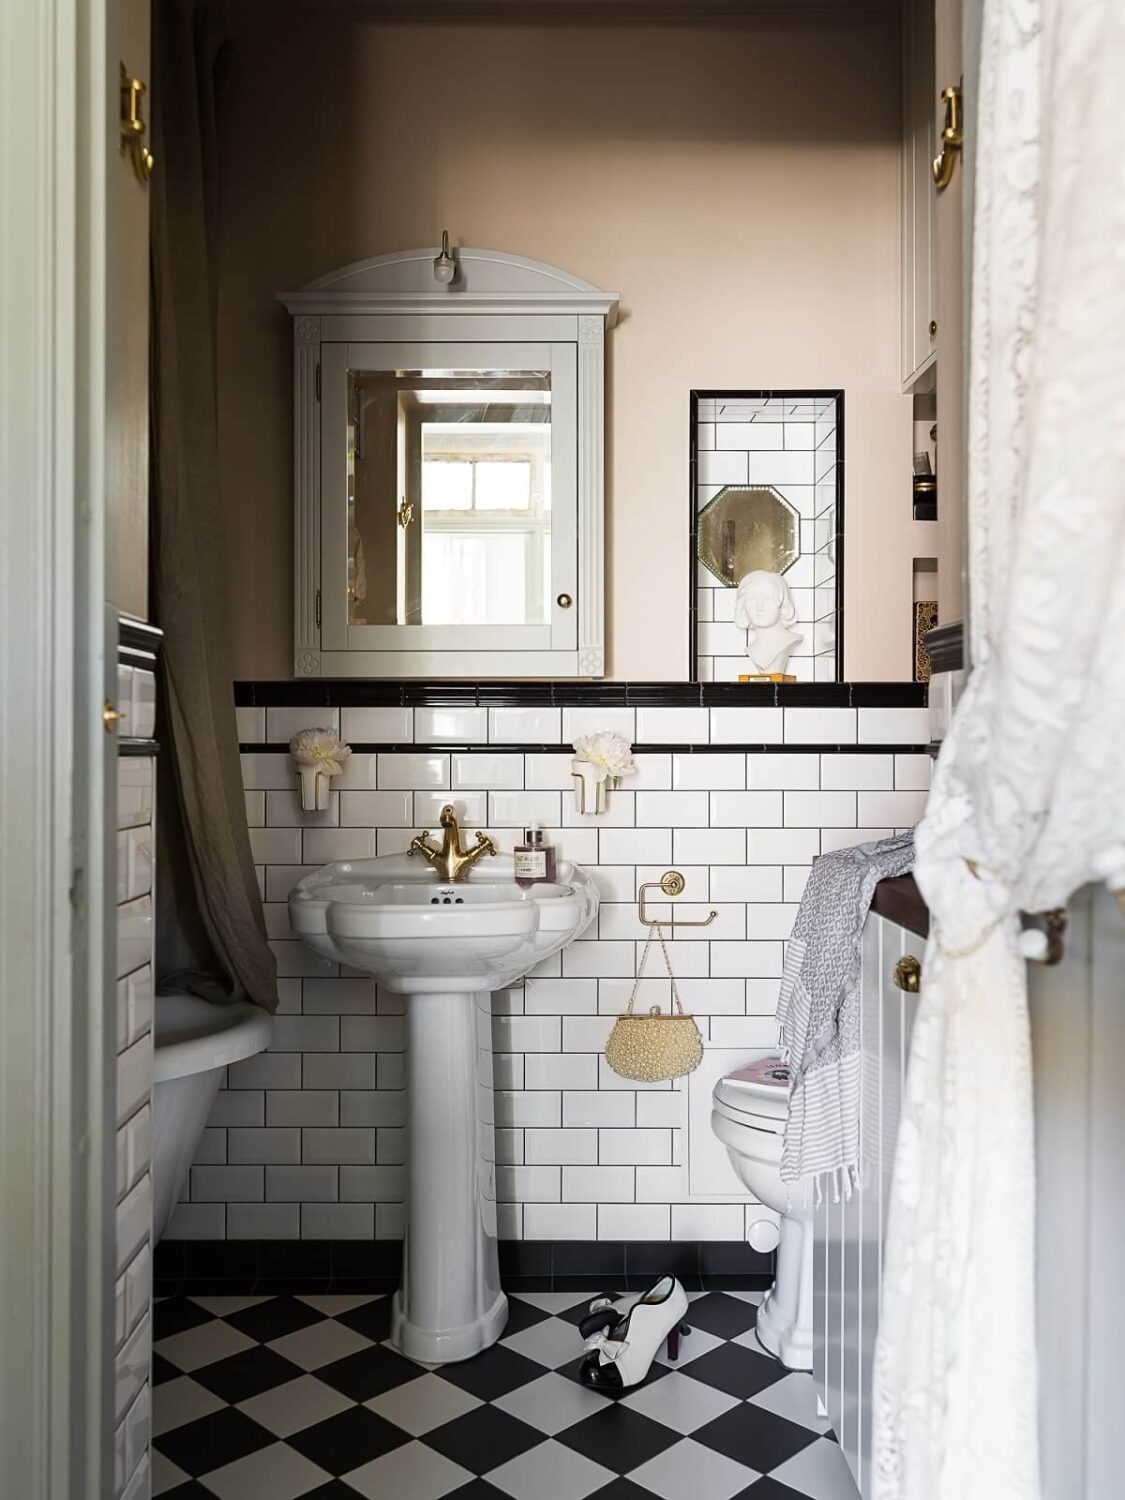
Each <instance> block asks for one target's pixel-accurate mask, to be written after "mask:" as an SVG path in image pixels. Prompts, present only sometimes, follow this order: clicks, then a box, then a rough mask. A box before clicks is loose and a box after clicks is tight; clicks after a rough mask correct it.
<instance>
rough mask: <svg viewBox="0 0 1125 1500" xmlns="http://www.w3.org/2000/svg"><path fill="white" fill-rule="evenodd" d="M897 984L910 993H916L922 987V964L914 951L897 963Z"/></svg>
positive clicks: (895, 975) (895, 978) (895, 977)
mask: <svg viewBox="0 0 1125 1500" xmlns="http://www.w3.org/2000/svg"><path fill="white" fill-rule="evenodd" d="M894 980H895V984H897V985H898V987H899V989H900V990H905V991H906V993H907V994H908V995H916V994H917V993H918V991H919V990H920V989H921V987H922V965H921V964H920V963H919V962H918V960H917V959H916V958H915V957H914V955H913V954H912V953H907V954H906V955H905V956H904V957H903V958H900V959H899V961H898V963H897V964H895V973H894Z"/></svg>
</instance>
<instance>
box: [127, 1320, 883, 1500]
mask: <svg viewBox="0 0 1125 1500" xmlns="http://www.w3.org/2000/svg"><path fill="white" fill-rule="evenodd" d="M590 1295H591V1294H590V1293H589V1292H521V1293H519V1294H516V1295H513V1296H511V1297H510V1306H511V1317H510V1320H509V1323H508V1327H507V1329H506V1331H505V1334H504V1337H503V1338H502V1339H501V1341H500V1342H499V1344H497V1345H496V1346H495V1347H493V1348H492V1349H489V1350H486V1351H485V1353H483V1354H481V1355H478V1356H477V1358H475V1359H471V1360H466V1361H464V1362H463V1363H460V1364H453V1365H444V1366H441V1367H438V1368H429V1367H427V1366H423V1365H419V1364H415V1363H414V1362H413V1361H412V1360H409V1359H406V1358H404V1356H403V1355H401V1354H399V1353H398V1352H397V1350H395V1349H393V1348H391V1346H390V1345H389V1343H388V1342H387V1335H388V1332H389V1323H390V1299H389V1298H387V1297H371V1296H349V1295H343V1296H338V1295H336V1296H312V1295H309V1296H275V1297H232V1296H221V1297H220V1296H214V1297H212V1296H195V1297H186V1296H181V1297H171V1298H167V1299H164V1300H163V1301H160V1302H158V1303H157V1304H156V1308H155V1312H154V1320H155V1333H156V1343H155V1348H154V1356H153V1365H154V1381H155V1392H154V1439H153V1442H154V1454H153V1461H154V1477H155V1482H154V1489H153V1493H154V1494H155V1495H160V1496H168V1497H174V1500H193V1497H206V1496H216V1495H217V1496H219V1497H220V1500H295V1497H297V1496H305V1497H308V1500H355V1497H356V1496H357V1495H359V1496H368V1497H372V1500H374V1497H379V1500H441V1497H449V1500H503V1497H507V1500H586V1497H596V1500H653V1497H654V1496H658V1497H661V1500H742V1497H748V1500H798V1497H802V1496H803V1497H806V1500H857V1494H856V1490H855V1487H854V1485H853V1484H852V1480H851V1477H850V1475H849V1473H848V1469H847V1466H846V1464H845V1462H844V1459H843V1455H842V1454H841V1452H840V1449H839V1447H838V1445H837V1444H836V1442H835V1441H834V1440H833V1438H832V1435H831V1433H829V1432H828V1428H827V1423H825V1422H824V1421H823V1420H822V1419H820V1418H819V1417H818V1416H817V1411H816V1398H815V1395H814V1392H813V1383H812V1380H811V1378H810V1377H809V1376H807V1375H798V1374H791V1373H789V1372H788V1371H786V1370H785V1369H784V1368H783V1367H782V1366H781V1365H779V1364H778V1363H777V1362H776V1361H774V1360H773V1359H771V1358H770V1357H769V1356H768V1355H767V1354H766V1353H765V1352H764V1351H763V1350H762V1349H761V1346H760V1345H759V1344H758V1343H757V1341H756V1339H755V1336H754V1320H755V1317H756V1315H757V1304H758V1303H759V1302H760V1300H761V1294H760V1293H759V1292H703V1293H696V1294H695V1295H694V1296H693V1299H692V1305H691V1310H690V1313H689V1323H690V1325H691V1327H692V1333H691V1335H690V1337H688V1338H686V1339H684V1340H682V1341H681V1345H680V1357H679V1359H678V1361H676V1362H675V1364H673V1363H672V1362H671V1361H669V1360H668V1359H667V1357H666V1356H665V1355H663V1354H662V1355H661V1356H660V1358H659V1360H658V1362H657V1363H656V1364H654V1366H653V1368H652V1370H651V1372H650V1374H649V1377H648V1379H647V1380H646V1381H645V1383H644V1384H643V1385H641V1386H639V1387H637V1388H635V1389H633V1390H631V1391H629V1392H627V1393H626V1394H625V1395H623V1396H619V1397H616V1398H612V1397H608V1396H604V1395H602V1394H600V1393H597V1392H594V1391H588V1390H586V1389H585V1388H584V1387H583V1386H582V1385H580V1384H579V1383H578V1365H579V1362H580V1354H581V1343H580V1340H579V1336H578V1330H577V1326H576V1325H577V1322H578V1319H579V1317H580V1316H581V1313H582V1312H583V1311H584V1309H585V1307H586V1304H587V1302H588V1300H589V1297H590Z"/></svg>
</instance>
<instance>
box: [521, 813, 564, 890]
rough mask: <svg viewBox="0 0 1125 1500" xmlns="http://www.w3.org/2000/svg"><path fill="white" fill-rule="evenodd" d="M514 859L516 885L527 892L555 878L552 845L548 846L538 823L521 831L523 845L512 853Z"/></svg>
mask: <svg viewBox="0 0 1125 1500" xmlns="http://www.w3.org/2000/svg"><path fill="white" fill-rule="evenodd" d="M512 853H513V855H514V857H515V859H514V862H515V874H516V884H517V885H518V886H521V887H522V888H523V889H524V890H527V888H528V886H532V885H536V884H538V882H539V881H541V880H554V878H555V850H554V845H552V844H548V843H547V842H546V840H545V839H544V837H543V830H542V829H541V828H540V826H539V824H538V823H532V825H531V827H530V828H525V829H524V831H523V843H522V844H517V845H516V846H515V848H514V849H513V851H512Z"/></svg>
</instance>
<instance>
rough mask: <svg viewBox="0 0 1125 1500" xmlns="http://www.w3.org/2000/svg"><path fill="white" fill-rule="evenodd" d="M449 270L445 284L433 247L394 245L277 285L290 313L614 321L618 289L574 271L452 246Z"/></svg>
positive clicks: (437, 249) (437, 250)
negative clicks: (298, 283)
mask: <svg viewBox="0 0 1125 1500" xmlns="http://www.w3.org/2000/svg"><path fill="white" fill-rule="evenodd" d="M451 253H452V255H453V258H454V260H455V261H456V262H457V274H456V277H455V278H454V280H453V281H452V282H451V283H450V284H449V285H447V286H446V285H443V284H442V283H441V282H439V281H438V280H437V279H436V277H435V276H434V270H433V263H434V258H435V257H436V256H437V255H438V254H440V246H437V245H431V246H429V247H428V248H426V249H421V250H396V251H393V252H392V253H391V254H390V255H377V256H374V257H373V258H372V259H371V260H360V261H355V262H354V263H353V264H352V265H350V266H341V267H340V269H339V270H336V271H330V272H329V273H328V275H327V276H320V277H318V278H317V279H316V280H315V281H310V282H309V283H308V284H307V285H306V286H303V287H301V288H300V290H299V291H295V292H281V293H279V294H278V300H279V301H281V302H283V303H284V304H285V306H286V307H287V308H288V309H289V311H290V312H291V313H293V314H294V316H315V315H316V314H333V313H336V314H340V313H343V314H363V313H378V312H386V313H392V312H393V313H409V312H414V311H418V312H425V313H428V314H433V313H443V312H447V313H460V314H464V313H474V312H479V313H486V312H489V313H521V312H523V313H572V314H579V313H585V314H599V315H600V316H602V317H603V318H604V319H605V325H606V327H607V328H612V327H613V326H614V324H615V323H616V322H617V309H618V303H619V300H620V299H619V296H618V294H617V293H616V292H604V291H602V290H601V289H600V288H599V287H596V286H594V285H593V284H592V283H591V282H589V281H584V280H583V279H582V278H581V277H580V276H574V275H572V274H571V273H570V272H569V271H563V270H561V269H560V268H559V267H558V266H548V265H545V264H543V262H541V261H536V260H528V259H526V258H525V257H524V256H522V255H510V254H508V253H507V252H506V251H503V250H474V249H472V248H470V247H465V248H456V249H454V250H453V251H452V252H451Z"/></svg>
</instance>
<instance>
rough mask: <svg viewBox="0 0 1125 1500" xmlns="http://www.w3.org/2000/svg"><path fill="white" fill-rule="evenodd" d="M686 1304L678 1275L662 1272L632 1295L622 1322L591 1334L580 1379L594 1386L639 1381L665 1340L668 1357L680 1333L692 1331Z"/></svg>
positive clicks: (622, 1386)
mask: <svg viewBox="0 0 1125 1500" xmlns="http://www.w3.org/2000/svg"><path fill="white" fill-rule="evenodd" d="M604 1310H605V1309H602V1311H604ZM687 1310H688V1299H687V1293H686V1292H685V1291H684V1289H683V1287H682V1286H681V1285H680V1283H679V1282H678V1281H677V1280H676V1278H675V1277H674V1276H662V1277H661V1278H660V1280H659V1281H658V1282H656V1283H655V1284H654V1285H653V1286H651V1287H650V1288H649V1289H648V1291H647V1292H643V1293H642V1294H641V1295H640V1296H639V1297H637V1298H636V1299H635V1300H634V1301H633V1305H632V1306H631V1307H630V1308H629V1309H628V1310H627V1311H626V1312H625V1315H624V1316H623V1317H622V1318H621V1319H620V1320H619V1321H618V1322H616V1323H613V1324H612V1325H611V1326H610V1327H608V1328H602V1329H599V1330H597V1331H596V1332H594V1333H592V1334H591V1335H590V1336H589V1337H588V1338H587V1340H586V1357H585V1358H584V1359H583V1361H582V1366H581V1369H580V1371H579V1379H580V1380H581V1381H582V1384H583V1385H587V1386H590V1387H591V1388H592V1389H593V1390H596V1391H623V1390H628V1389H629V1388H630V1387H631V1386H634V1385H640V1383H641V1381H642V1380H644V1378H645V1376H646V1375H647V1374H648V1372H649V1369H650V1368H651V1366H652V1362H653V1360H654V1359H655V1358H656V1355H657V1351H658V1350H659V1348H660V1346H661V1344H665V1343H666V1344H667V1348H668V1358H669V1359H675V1358H677V1356H678V1354H679V1351H680V1335H681V1334H686V1333H690V1332H691V1330H690V1329H689V1328H688V1326H687V1324H686V1323H685V1322H684V1318H685V1316H686V1314H687Z"/></svg>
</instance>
